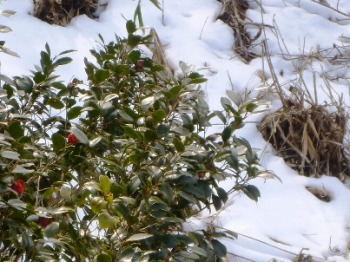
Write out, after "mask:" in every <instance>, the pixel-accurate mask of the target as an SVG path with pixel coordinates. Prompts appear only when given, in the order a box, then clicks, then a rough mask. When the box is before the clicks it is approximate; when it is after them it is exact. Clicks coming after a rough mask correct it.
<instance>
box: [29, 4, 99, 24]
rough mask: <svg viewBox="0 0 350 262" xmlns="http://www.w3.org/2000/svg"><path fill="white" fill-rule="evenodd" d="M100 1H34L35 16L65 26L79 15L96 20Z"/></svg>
mask: <svg viewBox="0 0 350 262" xmlns="http://www.w3.org/2000/svg"><path fill="white" fill-rule="evenodd" d="M97 7H98V0H34V16H35V17H37V18H39V19H41V20H43V21H45V22H48V23H50V24H57V25H61V26H64V25H66V24H68V23H69V22H70V21H71V20H72V18H74V17H76V16H78V15H87V16H88V17H91V18H94V12H95V11H96V9H97Z"/></svg>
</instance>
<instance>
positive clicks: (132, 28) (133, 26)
mask: <svg viewBox="0 0 350 262" xmlns="http://www.w3.org/2000/svg"><path fill="white" fill-rule="evenodd" d="M126 30H127V31H128V33H129V34H132V33H134V32H135V31H136V30H137V28H136V24H135V23H134V22H133V21H132V20H129V21H127V22H126Z"/></svg>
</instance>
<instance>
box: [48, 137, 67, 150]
mask: <svg viewBox="0 0 350 262" xmlns="http://www.w3.org/2000/svg"><path fill="white" fill-rule="evenodd" d="M51 140H52V146H53V150H54V151H55V152H56V153H58V152H59V151H60V150H61V149H63V148H64V147H65V146H66V139H65V138H64V137H63V136H62V135H61V134H58V133H55V134H53V135H52V136H51Z"/></svg>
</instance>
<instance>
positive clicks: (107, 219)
mask: <svg viewBox="0 0 350 262" xmlns="http://www.w3.org/2000/svg"><path fill="white" fill-rule="evenodd" d="M97 220H98V223H99V227H100V228H101V229H107V228H110V227H112V226H114V225H115V224H117V223H118V222H119V220H118V219H117V218H115V217H113V216H111V215H110V214H109V213H108V212H107V211H105V212H103V213H101V214H100V215H99V216H98V218H97Z"/></svg>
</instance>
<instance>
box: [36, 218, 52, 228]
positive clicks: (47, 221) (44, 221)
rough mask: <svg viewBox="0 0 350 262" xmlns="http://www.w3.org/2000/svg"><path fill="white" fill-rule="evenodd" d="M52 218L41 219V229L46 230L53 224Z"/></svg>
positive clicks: (39, 222)
mask: <svg viewBox="0 0 350 262" xmlns="http://www.w3.org/2000/svg"><path fill="white" fill-rule="evenodd" d="M52 220H53V219H52V218H48V217H39V219H38V224H39V226H41V228H46V227H47V226H48V225H50V224H51V223H52Z"/></svg>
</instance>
